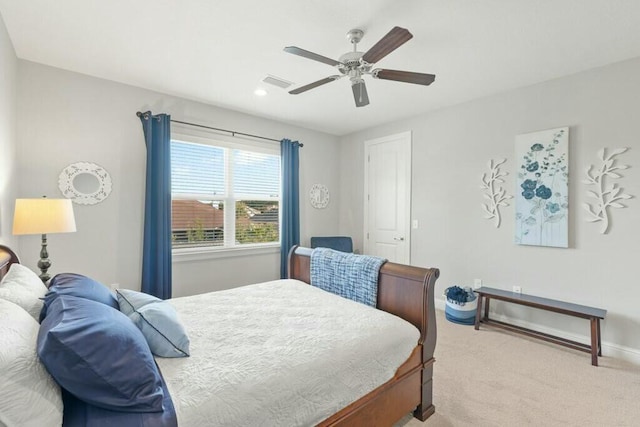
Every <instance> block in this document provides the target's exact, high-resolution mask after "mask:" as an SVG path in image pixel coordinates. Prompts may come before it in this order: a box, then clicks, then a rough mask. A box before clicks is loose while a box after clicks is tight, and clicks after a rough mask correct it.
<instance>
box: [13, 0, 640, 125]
mask: <svg viewBox="0 0 640 427" xmlns="http://www.w3.org/2000/svg"><path fill="white" fill-rule="evenodd" d="M0 13H1V14H2V16H3V18H4V21H5V23H6V26H7V29H8V31H9V35H10V37H11V40H12V42H13V45H14V47H15V49H16V53H17V55H18V57H19V58H22V59H26V60H30V61H35V62H40V63H43V64H47V65H51V66H54V67H59V68H63V69H67V70H72V71H76V72H79V73H84V74H89V75H92V76H97V77H101V78H105V79H109V80H114V81H118V82H122V83H127V84H131V85H135V86H140V87H144V88H148V89H152V90H156V91H160V92H164V93H168V94H172V95H177V96H180V97H184V98H188V99H193V100H198V101H202V102H206V103H209V104H213V105H217V106H221V107H224V108H230V109H233V110H237V111H242V112H246V113H250V114H254V115H257V116H262V117H267V118H272V119H276V120H279V121H283V122H286V123H291V124H294V125H298V126H303V127H306V128H311V129H316V130H320V131H324V132H327V133H331V134H335V135H344V134H348V133H351V132H354V131H357V130H360V129H364V128H367V127H371V126H374V125H377V124H380V123H385V122H390V121H395V120H398V119H401V118H404V117H410V116H414V115H417V114H421V113H424V112H427V111H431V110H434V109H438V108H442V107H444V106H448V105H452V104H457V103H460V102H464V101H468V100H471V99H474V98H478V97H482V96H486V95H490V94H493V93H497V92H501V91H505V90H508V89H511V88H515V87H521V86H526V85H531V84H534V83H538V82H541V81H545V80H549V79H552V78H556V77H560V76H564V75H568V74H572V73H575V72H579V71H582V70H586V69H589V68H593V67H598V66H602V65H605V64H609V63H612V62H617V61H621V60H624V59H629V58H633V57H638V56H640V1H638V0H395V1H394V0H349V1H344V0H340V1H338V0H278V1H264V0H235V1H220V0H218V1H216V0H135V1H131V0H55V1H54V0H28V1H25V0H0ZM396 25H397V26H400V27H404V28H407V29H408V30H409V31H411V33H413V36H414V37H413V39H412V40H410V41H409V42H407V43H406V44H405V45H403V46H401V47H400V48H399V49H398V50H396V51H395V52H393V53H392V54H390V55H389V56H387V57H386V58H384V59H382V60H381V61H380V62H379V63H378V64H376V65H377V66H378V67H380V68H390V69H399V70H407V71H418V72H426V73H432V74H436V76H437V77H436V81H435V82H434V83H433V84H432V85H431V86H419V85H413V84H408V83H399V82H392V81H385V80H373V79H370V78H367V88H368V92H369V98H370V100H371V104H370V105H369V106H366V107H362V108H356V107H355V105H354V101H353V95H352V93H351V88H350V86H349V81H348V80H346V79H342V80H339V81H336V82H332V83H329V84H327V85H324V86H321V87H318V88H316V89H314V90H312V91H309V92H306V93H303V94H300V95H295V96H294V95H289V94H288V93H287V92H286V91H285V90H283V89H280V88H278V87H275V86H269V85H264V84H261V80H262V78H264V77H265V76H266V75H267V74H271V75H274V76H277V77H280V78H283V79H285V80H289V81H292V82H294V83H295V86H293V87H296V86H300V85H304V84H307V83H311V82H314V81H316V80H319V79H322V78H324V77H327V76H329V75H332V74H336V70H335V69H332V67H330V66H328V65H325V64H322V63H320V62H315V61H311V60H308V59H305V58H301V57H297V56H294V55H291V54H287V53H285V52H284V51H283V50H282V49H283V48H284V47H285V46H291V45H294V46H298V47H301V48H303V49H306V50H310V51H313V52H316V53H319V54H321V55H324V56H328V57H331V58H334V59H337V58H338V57H339V56H340V55H341V54H343V53H345V52H347V51H349V50H351V46H350V44H349V42H348V40H347V39H346V37H345V35H346V32H347V31H348V30H350V29H352V28H360V29H362V30H364V32H365V36H364V39H363V40H362V42H361V43H360V45H359V50H362V51H366V50H367V49H368V48H369V47H371V46H372V45H373V44H374V43H375V42H376V41H378V39H380V38H381V37H382V36H383V35H385V34H386V33H387V32H388V31H389V30H390V29H391V28H392V27H394V26H396ZM259 86H262V87H264V88H265V89H267V91H268V95H267V96H265V97H257V96H255V95H254V93H253V92H254V90H255V89H256V88H257V87H259ZM211 124H213V125H215V123H213V122H212V123H211Z"/></svg>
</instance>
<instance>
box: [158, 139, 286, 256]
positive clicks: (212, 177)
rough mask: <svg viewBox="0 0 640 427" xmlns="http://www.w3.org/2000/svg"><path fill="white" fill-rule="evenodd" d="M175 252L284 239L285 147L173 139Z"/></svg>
mask: <svg viewBox="0 0 640 427" xmlns="http://www.w3.org/2000/svg"><path fill="white" fill-rule="evenodd" d="M171 179H172V181H171V193H172V194H171V198H172V202H171V229H172V236H171V237H172V246H173V248H174V249H175V248H193V247H196V248H197V247H219V248H234V247H235V248H237V247H242V246H247V245H254V246H255V245H264V244H274V243H279V241H280V215H279V208H280V152H279V148H269V147H266V148H261V149H260V150H258V149H257V148H247V147H246V146H241V145H233V144H229V143H225V144H224V145H223V144H222V143H219V145H216V142H212V143H211V144H207V143H195V142H191V141H182V140H175V139H174V140H172V141H171Z"/></svg>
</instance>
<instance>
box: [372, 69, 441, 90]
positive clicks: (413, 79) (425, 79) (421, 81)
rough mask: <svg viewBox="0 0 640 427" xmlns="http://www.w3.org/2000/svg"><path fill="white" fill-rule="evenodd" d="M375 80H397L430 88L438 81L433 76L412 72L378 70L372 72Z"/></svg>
mask: <svg viewBox="0 0 640 427" xmlns="http://www.w3.org/2000/svg"><path fill="white" fill-rule="evenodd" d="M371 75H372V76H373V78H376V79H383V80H395V81H397V82H405V83H415V84H417V85H425V86H428V85H430V84H431V83H433V81H434V80H435V79H436V76H435V75H433V74H425V73H413V72H411V71H398V70H385V69H382V68H376V69H375V70H373V71H372V72H371Z"/></svg>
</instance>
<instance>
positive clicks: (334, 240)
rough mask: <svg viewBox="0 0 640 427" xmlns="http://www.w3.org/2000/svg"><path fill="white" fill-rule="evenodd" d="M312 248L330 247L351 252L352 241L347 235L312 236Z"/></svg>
mask: <svg viewBox="0 0 640 427" xmlns="http://www.w3.org/2000/svg"><path fill="white" fill-rule="evenodd" d="M311 247H312V248H330V249H335V250H336V251H341V252H353V241H352V240H351V237H347V236H327V237H312V238H311Z"/></svg>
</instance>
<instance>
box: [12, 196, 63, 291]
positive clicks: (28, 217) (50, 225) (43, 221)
mask: <svg viewBox="0 0 640 427" xmlns="http://www.w3.org/2000/svg"><path fill="white" fill-rule="evenodd" d="M73 231H76V220H75V217H74V216H73V205H72V204H71V200H70V199H47V198H44V197H43V198H41V199H16V209H15V213H14V216H13V234H42V249H41V250H40V261H38V268H40V279H42V281H43V282H45V283H46V282H47V281H48V280H49V279H50V278H51V276H50V275H49V274H48V273H47V270H49V267H51V261H49V253H48V252H47V234H50V233H69V232H73Z"/></svg>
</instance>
